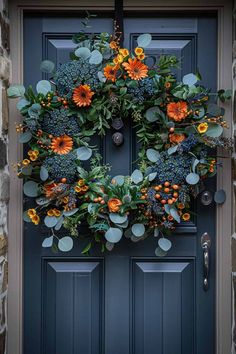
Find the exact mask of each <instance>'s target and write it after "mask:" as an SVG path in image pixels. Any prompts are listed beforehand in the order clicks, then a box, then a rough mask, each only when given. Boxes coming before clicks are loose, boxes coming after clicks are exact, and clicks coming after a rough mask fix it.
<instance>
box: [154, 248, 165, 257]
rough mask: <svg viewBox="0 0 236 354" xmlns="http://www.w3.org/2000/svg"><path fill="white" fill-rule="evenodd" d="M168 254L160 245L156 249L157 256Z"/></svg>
mask: <svg viewBox="0 0 236 354" xmlns="http://www.w3.org/2000/svg"><path fill="white" fill-rule="evenodd" d="M166 254H167V252H165V251H163V250H162V249H161V248H160V247H157V248H156V249H155V255H156V256H157V257H164V256H165V255H166Z"/></svg>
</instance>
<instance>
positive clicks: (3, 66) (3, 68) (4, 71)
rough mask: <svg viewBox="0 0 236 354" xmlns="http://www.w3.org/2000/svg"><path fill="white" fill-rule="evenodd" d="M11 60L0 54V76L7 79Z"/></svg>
mask: <svg viewBox="0 0 236 354" xmlns="http://www.w3.org/2000/svg"><path fill="white" fill-rule="evenodd" d="M10 71H11V62H10V60H9V59H8V58H7V57H5V56H0V78H1V79H2V80H5V81H8V80H9V78H10Z"/></svg>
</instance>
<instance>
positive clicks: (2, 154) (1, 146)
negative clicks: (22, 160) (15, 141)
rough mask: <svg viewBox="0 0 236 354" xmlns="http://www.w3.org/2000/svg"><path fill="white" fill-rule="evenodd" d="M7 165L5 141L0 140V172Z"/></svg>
mask: <svg viewBox="0 0 236 354" xmlns="http://www.w3.org/2000/svg"><path fill="white" fill-rule="evenodd" d="M6 164H7V144H6V141H5V140H3V139H1V138H0V170H1V169H3V168H4V167H5V166H6Z"/></svg>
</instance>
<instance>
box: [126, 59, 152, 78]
mask: <svg viewBox="0 0 236 354" xmlns="http://www.w3.org/2000/svg"><path fill="white" fill-rule="evenodd" d="M122 65H123V67H124V68H125V70H126V71H127V73H128V75H129V77H130V78H131V79H132V80H140V79H143V78H145V77H147V76H148V67H147V65H145V64H143V63H142V62H141V61H140V60H138V59H137V58H135V59H131V58H129V60H128V62H127V63H123V64H122Z"/></svg>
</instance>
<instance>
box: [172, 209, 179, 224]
mask: <svg viewBox="0 0 236 354" xmlns="http://www.w3.org/2000/svg"><path fill="white" fill-rule="evenodd" d="M170 215H171V216H172V217H173V218H174V220H175V221H177V222H178V223H180V216H179V213H178V211H177V210H176V208H175V207H171V208H170Z"/></svg>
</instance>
